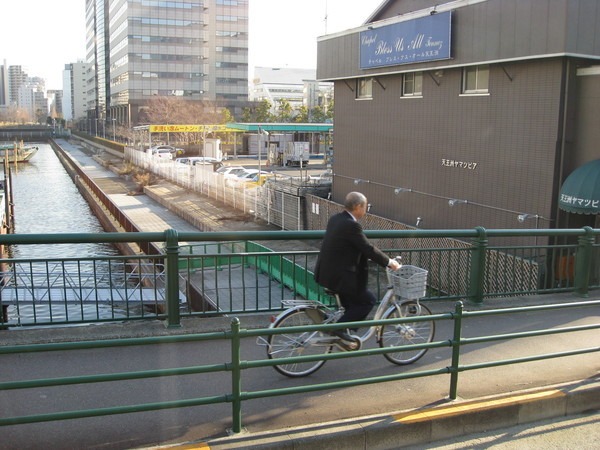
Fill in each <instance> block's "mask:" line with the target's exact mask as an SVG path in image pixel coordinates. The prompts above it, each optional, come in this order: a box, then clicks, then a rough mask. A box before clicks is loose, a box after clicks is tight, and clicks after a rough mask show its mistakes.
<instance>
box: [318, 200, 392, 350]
mask: <svg viewBox="0 0 600 450" xmlns="http://www.w3.org/2000/svg"><path fill="white" fill-rule="evenodd" d="M367 205H368V204H367V198H366V197H365V196H364V195H363V194H361V193H360V192H350V193H349V194H348V195H347V196H346V199H345V201H344V211H342V212H341V213H339V214H335V215H334V216H332V217H331V218H330V219H329V222H328V224H327V230H326V231H325V237H324V238H323V242H322V244H321V252H320V253H319V257H318V259H317V264H316V266H315V280H316V282H317V283H319V284H320V285H321V286H323V287H325V288H327V289H329V290H331V291H334V292H336V293H337V294H338V295H339V297H340V302H341V303H342V306H343V307H344V314H343V315H342V317H341V318H340V319H339V320H338V323H339V322H358V321H361V320H364V319H365V318H366V317H367V316H368V315H369V313H370V312H371V309H372V308H373V306H374V305H375V302H376V299H375V295H374V294H373V293H372V292H371V291H370V290H369V289H368V287H367V281H368V274H369V272H368V265H367V263H368V260H369V259H370V260H372V261H374V262H375V263H377V264H379V265H380V266H382V267H389V268H390V269H392V270H398V269H399V268H400V264H399V263H398V261H396V260H395V259H391V258H389V257H388V256H387V255H386V254H384V253H383V252H382V251H381V250H379V249H378V248H377V247H375V246H374V245H372V244H371V243H370V242H369V241H368V240H367V237H366V236H365V234H364V232H363V229H362V226H361V225H360V224H359V223H358V220H360V219H362V218H363V217H364V215H365V214H366V213H367ZM332 333H333V334H334V335H336V336H338V337H339V338H341V339H343V340H345V341H350V342H352V341H354V339H353V338H352V337H351V336H350V335H349V334H348V333H347V332H346V331H345V330H336V331H333V332H332Z"/></svg>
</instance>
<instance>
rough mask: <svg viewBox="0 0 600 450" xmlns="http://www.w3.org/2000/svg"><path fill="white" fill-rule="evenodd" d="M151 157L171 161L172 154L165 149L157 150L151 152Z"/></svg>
mask: <svg viewBox="0 0 600 450" xmlns="http://www.w3.org/2000/svg"><path fill="white" fill-rule="evenodd" d="M151 154H152V156H158V157H159V158H165V159H173V153H171V151H170V150H168V149H166V148H158V149H153V150H152V153H151Z"/></svg>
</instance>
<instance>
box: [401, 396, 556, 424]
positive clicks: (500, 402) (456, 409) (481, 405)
mask: <svg viewBox="0 0 600 450" xmlns="http://www.w3.org/2000/svg"><path fill="white" fill-rule="evenodd" d="M565 395H566V394H565V393H564V392H562V391H560V390H557V389H552V390H549V391H542V392H536V393H531V394H524V395H516V396H514V397H506V398H501V399H496V400H486V401H480V402H474V403H466V404H462V405H456V406H450V407H447V408H436V409H429V410H424V411H418V412H410V413H403V414H395V415H393V416H392V418H393V419H394V420H395V421H396V422H400V423H417V422H424V421H426V420H432V419H438V418H443V417H451V416H455V415H458V414H464V413H470V412H477V411H485V410H489V409H492V408H498V407H501V406H511V405H518V404H523V403H529V402H533V401H537V400H543V399H550V398H558V397H564V396H565Z"/></svg>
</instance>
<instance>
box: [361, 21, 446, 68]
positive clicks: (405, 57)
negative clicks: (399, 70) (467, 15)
mask: <svg viewBox="0 0 600 450" xmlns="http://www.w3.org/2000/svg"><path fill="white" fill-rule="evenodd" d="M451 20H452V11H448V12H444V13H438V14H434V15H431V16H427V17H420V18H418V19H414V20H409V21H407V22H400V23H395V24H393V25H387V26H383V27H381V28H375V29H373V30H367V31H361V32H360V68H361V69H368V68H370V67H381V66H394V65H398V64H411V63H416V62H422V61H434V60H436V59H449V58H450V29H451V27H450V25H451Z"/></svg>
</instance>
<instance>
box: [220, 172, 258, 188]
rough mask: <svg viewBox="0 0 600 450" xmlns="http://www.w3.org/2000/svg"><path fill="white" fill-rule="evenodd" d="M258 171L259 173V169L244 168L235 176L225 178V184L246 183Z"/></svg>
mask: <svg viewBox="0 0 600 450" xmlns="http://www.w3.org/2000/svg"><path fill="white" fill-rule="evenodd" d="M257 173H258V170H257V169H244V170H243V171H241V172H240V173H238V174H236V175H235V176H233V177H230V178H227V179H226V180H225V184H228V185H230V186H234V185H236V184H238V183H244V182H246V181H250V179H251V178H252V177H253V176H254V175H256V174H257Z"/></svg>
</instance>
